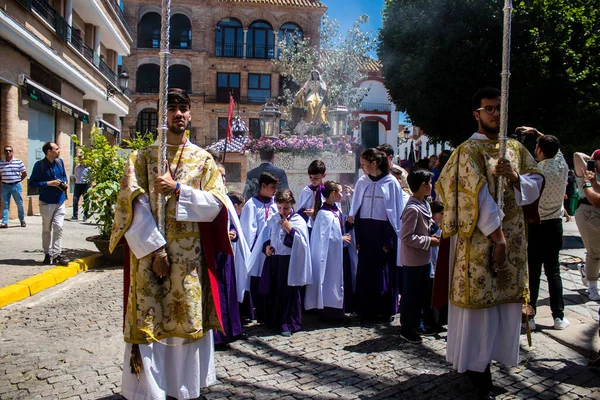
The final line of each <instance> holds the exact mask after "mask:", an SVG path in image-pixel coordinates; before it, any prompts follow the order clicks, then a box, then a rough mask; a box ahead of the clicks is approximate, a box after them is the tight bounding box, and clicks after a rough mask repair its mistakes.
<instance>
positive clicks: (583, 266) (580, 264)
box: [577, 263, 588, 287]
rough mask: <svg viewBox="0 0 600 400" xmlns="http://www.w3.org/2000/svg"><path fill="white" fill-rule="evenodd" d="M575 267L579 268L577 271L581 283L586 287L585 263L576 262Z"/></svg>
mask: <svg viewBox="0 0 600 400" xmlns="http://www.w3.org/2000/svg"><path fill="white" fill-rule="evenodd" d="M577 269H578V270H579V273H580V274H581V283H583V286H585V287H588V280H587V277H586V276H585V264H584V263H579V264H577Z"/></svg>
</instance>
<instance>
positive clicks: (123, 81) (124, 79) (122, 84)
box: [106, 71, 129, 100]
mask: <svg viewBox="0 0 600 400" xmlns="http://www.w3.org/2000/svg"><path fill="white" fill-rule="evenodd" d="M118 83H119V89H120V90H121V92H124V91H126V90H127V86H129V74H128V73H127V72H126V71H123V72H121V73H120V74H119V82H118ZM117 93H118V91H117V89H115V88H114V86H113V85H112V84H111V83H110V82H106V100H108V99H110V98H111V97H113V96H114V95H116V94H117Z"/></svg>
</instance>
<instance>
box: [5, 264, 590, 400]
mask: <svg viewBox="0 0 600 400" xmlns="http://www.w3.org/2000/svg"><path fill="white" fill-rule="evenodd" d="M122 274H123V273H122V270H121V269H118V268H104V269H102V268H101V269H95V270H91V271H88V272H86V273H83V274H80V275H77V276H76V277H74V278H72V279H70V280H69V281H67V282H65V283H64V284H61V285H58V286H56V287H54V288H51V289H49V290H46V291H44V292H42V293H40V294H38V295H35V296H32V297H31V298H29V299H26V300H23V301H21V302H19V303H15V304H12V305H10V306H7V307H5V308H3V309H0V321H1V322H0V335H1V336H0V398H2V399H54V398H60V399H62V398H67V399H107V398H110V399H121V396H120V395H118V393H119V390H120V383H121V371H122V360H123V349H124V344H123V341H122V334H121V320H122V316H121V308H122V287H121V285H122ZM305 328H306V331H304V332H300V333H298V334H295V335H294V336H293V337H291V338H284V337H281V336H278V335H277V336H273V335H271V333H270V332H268V331H266V330H264V329H263V328H261V327H258V326H255V327H250V328H248V329H247V332H248V333H250V334H251V335H252V337H251V338H250V340H248V341H247V342H236V343H233V344H232V345H231V349H230V350H228V351H225V352H218V353H217V360H216V362H217V375H218V378H219V380H220V384H218V385H215V386H213V387H211V388H210V389H209V390H207V391H206V392H205V393H204V395H205V397H206V398H208V399H221V398H229V399H243V398H259V399H267V398H270V399H293V398H317V399H333V398H344V399H353V398H362V399H384V398H390V399H391V398H393V399H419V398H436V399H455V398H465V399H468V398H471V397H473V395H474V388H473V386H472V385H471V384H470V382H469V381H468V380H467V378H466V377H464V376H461V375H458V374H456V373H454V372H453V371H452V370H451V368H450V366H449V364H448V363H447V362H446V361H445V347H446V346H445V341H444V339H443V337H434V338H425V340H424V343H423V344H422V345H411V344H408V343H407V342H405V341H403V340H402V339H401V338H400V336H399V327H398V326H397V321H395V322H394V323H393V324H392V326H383V325H378V326H377V325H373V326H369V327H360V326H354V325H348V326H344V327H332V326H327V325H322V324H319V323H317V322H316V319H315V318H314V317H312V316H307V317H306V318H305ZM533 343H534V347H533V350H531V351H530V350H528V349H527V346H526V343H525V337H524V336H523V337H522V352H521V363H520V365H519V367H517V368H512V369H510V370H505V369H503V368H501V367H500V366H499V365H497V364H493V365H492V372H493V376H494V379H495V384H496V385H497V389H496V391H497V392H498V393H499V394H500V395H499V396H498V398H504V399H510V398H540V399H554V398H564V399H576V398H600V389H599V387H600V371H598V370H593V369H590V368H588V367H587V366H586V365H587V358H586V357H585V356H583V355H582V354H580V353H578V352H575V351H573V350H571V349H570V348H568V347H566V346H564V345H562V344H560V343H558V342H556V341H555V340H553V339H552V338H550V337H549V336H547V335H545V334H544V333H539V332H536V333H534V334H533Z"/></svg>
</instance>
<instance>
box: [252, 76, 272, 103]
mask: <svg viewBox="0 0 600 400" xmlns="http://www.w3.org/2000/svg"><path fill="white" fill-rule="evenodd" d="M269 97H271V75H261V74H248V101H249V102H250V103H260V104H262V103H265V102H266V101H267V99H268V98H269Z"/></svg>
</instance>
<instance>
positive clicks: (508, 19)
mask: <svg viewBox="0 0 600 400" xmlns="http://www.w3.org/2000/svg"><path fill="white" fill-rule="evenodd" d="M512 10H513V7H512V0H505V2H504V32H503V40H502V73H501V75H502V86H501V88H500V93H501V95H500V130H499V132H498V140H499V142H500V157H501V158H506V141H507V134H506V133H507V127H508V88H509V81H510V35H511V25H512ZM504 185H505V178H504V177H502V176H500V177H498V181H497V183H496V202H497V203H498V207H500V209H501V210H503V209H504ZM523 298H524V300H525V312H524V314H523V316H524V317H525V320H524V322H525V332H526V333H527V343H528V344H529V347H531V345H532V339H531V329H530V328H529V308H530V306H529V288H528V287H527V285H526V286H525V288H524V290H523Z"/></svg>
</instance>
